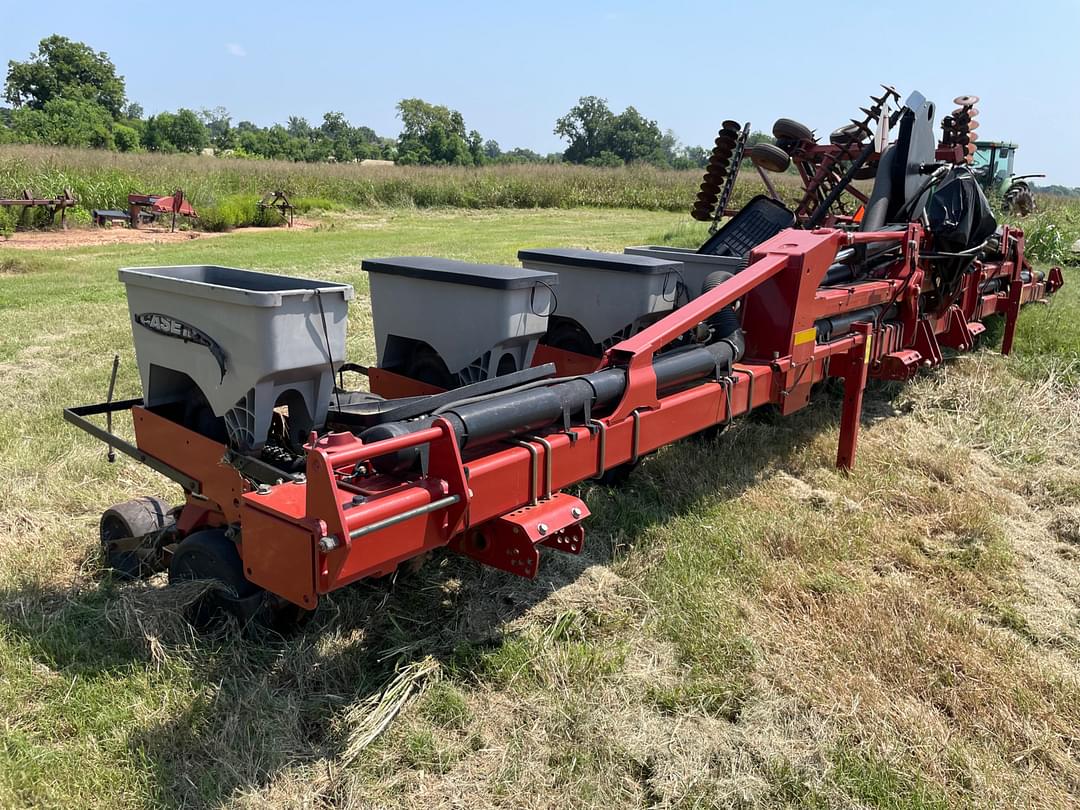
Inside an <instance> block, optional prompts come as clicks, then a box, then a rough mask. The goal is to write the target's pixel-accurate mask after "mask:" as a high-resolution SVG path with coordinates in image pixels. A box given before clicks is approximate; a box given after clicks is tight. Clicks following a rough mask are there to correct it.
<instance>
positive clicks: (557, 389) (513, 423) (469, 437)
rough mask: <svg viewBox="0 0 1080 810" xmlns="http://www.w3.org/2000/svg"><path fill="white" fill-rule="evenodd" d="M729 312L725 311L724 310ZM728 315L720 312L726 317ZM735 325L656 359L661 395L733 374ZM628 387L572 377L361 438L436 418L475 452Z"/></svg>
mask: <svg viewBox="0 0 1080 810" xmlns="http://www.w3.org/2000/svg"><path fill="white" fill-rule="evenodd" d="M725 309H726V308H725ZM723 312H724V310H721V313H718V315H719V314H722V313H723ZM722 322H725V323H728V324H732V325H734V326H735V327H736V328H735V329H733V330H732V331H731V332H730V333H729V334H728V335H727V336H725V337H723V338H721V339H719V340H716V341H715V342H713V343H710V344H708V345H699V346H688V347H685V348H679V349H674V350H672V351H670V352H667V353H665V354H662V355H658V356H656V357H654V358H653V372H654V373H655V374H656V388H657V392H658V393H663V392H665V391H670V390H671V389H674V388H677V387H679V386H682V385H686V384H688V383H692V382H695V381H704V380H707V379H708V378H709V377H714V378H715V377H716V375H717V374H718V373H720V374H724V373H727V372H729V371H730V369H731V364H732V363H734V362H737V361H738V360H740V359H741V358H742V354H743V350H744V343H743V335H742V330H741V329H739V328H737V326H738V321H737V320H736V319H735V317H734V313H730V317H725V318H723V321H722ZM625 388H626V370H625V369H623V368H606V369H601V370H600V371H594V372H593V373H592V374H584V375H582V376H580V377H570V378H566V379H565V380H563V381H560V380H557V379H556V380H551V381H546V380H545V381H543V382H540V383H532V384H527V385H524V386H522V387H520V388H518V389H516V390H511V391H506V392H503V393H498V394H491V395H489V396H485V397H476V398H474V399H472V400H463V401H461V402H459V403H456V404H450V405H447V406H444V407H443V408H441V409H439V410H438V411H436V412H434V413H432V414H430V415H429V416H426V417H424V418H422V419H417V420H413V421H408V422H387V423H386V424H382V425H375V426H374V427H371V428H368V429H367V430H365V431H364V432H363V433H362V434H361V436H360V438H361V439H363V441H364V442H367V443H370V442H375V441H379V440H380V439H389V438H392V437H395V436H404V435H406V434H408V433H413V432H415V431H417V430H423V429H424V428H427V427H430V426H431V424H432V422H433V421H434V419H435V418H436V417H442V418H444V419H446V420H447V421H448V422H449V423H450V424H451V425H452V426H453V429H454V435H455V436H456V438H457V442H458V447H460V448H461V449H462V450H464V449H465V448H466V447H476V446H478V445H482V444H485V443H488V442H493V441H499V440H502V439H509V438H511V437H513V436H516V435H519V434H522V433H530V432H533V431H536V430H540V429H542V428H545V427H548V426H549V425H552V424H555V423H558V422H561V421H562V419H563V416H564V414H566V415H568V416H569V418H570V419H571V421H572V423H574V424H579V425H580V424H582V419H583V417H584V415H585V412H586V408H588V410H589V411H590V412H592V411H598V410H601V409H603V408H604V407H607V406H613V405H615V404H616V403H617V402H618V401H619V399H620V397H622V395H623V391H624V390H625ZM418 458H419V451H418V450H417V449H416V448H410V449H408V450H402V451H400V452H398V453H393V454H390V455H386V456H381V457H379V458H377V459H374V460H373V462H372V463H373V465H374V467H375V469H376V470H377V471H378V472H381V473H395V472H402V471H403V470H407V469H409V468H410V467H412V466H413V465H414V464H416V463H417V460H418Z"/></svg>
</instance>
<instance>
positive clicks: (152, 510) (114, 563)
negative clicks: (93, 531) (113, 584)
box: [100, 497, 174, 580]
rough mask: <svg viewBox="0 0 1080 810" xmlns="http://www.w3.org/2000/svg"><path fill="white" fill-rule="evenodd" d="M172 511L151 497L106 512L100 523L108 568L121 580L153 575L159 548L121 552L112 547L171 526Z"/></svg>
mask: <svg viewBox="0 0 1080 810" xmlns="http://www.w3.org/2000/svg"><path fill="white" fill-rule="evenodd" d="M169 510H170V507H169V505H168V504H167V503H165V501H163V500H160V499H159V498H150V497H145V498H135V499H133V500H130V501H124V502H123V503H118V504H116V505H115V506H111V507H109V508H108V509H106V510H105V512H104V513H103V514H102V515H101V524H100V537H101V551H102V558H103V559H104V562H105V567H106V568H109V569H111V570H112V571H113V573H114V574H115V575H116V577H117V578H119V579H125V580H127V579H137V578H139V577H141V576H146V575H148V574H151V573H153V572H154V571H155V570H156V568H157V566H156V565H155V561H154V558H155V557H156V556H157V549H156V548H152V547H148V548H145V549H144V548H142V547H139V548H134V549H129V550H124V551H118V550H116V549H114V548H112V545H111V544H112V543H113V542H115V541H118V540H126V539H128V538H131V537H143V536H144V535H147V534H150V533H151V532H158V531H161V530H162V529H165V528H167V527H169V526H171V525H172V524H173V522H174V520H173V517H172V515H170V514H169Z"/></svg>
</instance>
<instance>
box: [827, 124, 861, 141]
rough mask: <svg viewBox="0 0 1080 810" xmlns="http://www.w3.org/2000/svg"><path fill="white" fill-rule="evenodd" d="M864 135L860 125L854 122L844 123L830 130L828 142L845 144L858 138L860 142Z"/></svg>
mask: <svg viewBox="0 0 1080 810" xmlns="http://www.w3.org/2000/svg"><path fill="white" fill-rule="evenodd" d="M864 137H865V133H864V132H863V131H862V129H861V128H860V127H857V126H855V125H854V124H844V126H842V127H838V128H837V129H834V130H833V131H832V134H831V135H830V136H829V143H833V144H836V145H837V146H847V145H848V144H849V143H851V142H852V141H855V140H858V142H860V143H861V142H862V140H863V138H864Z"/></svg>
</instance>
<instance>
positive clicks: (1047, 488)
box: [0, 209, 1080, 809]
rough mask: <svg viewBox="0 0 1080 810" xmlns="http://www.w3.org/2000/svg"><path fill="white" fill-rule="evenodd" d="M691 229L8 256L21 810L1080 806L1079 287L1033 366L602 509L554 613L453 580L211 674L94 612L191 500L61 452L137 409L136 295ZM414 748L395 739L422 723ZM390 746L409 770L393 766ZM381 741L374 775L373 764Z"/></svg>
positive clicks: (247, 238) (353, 600)
mask: <svg viewBox="0 0 1080 810" xmlns="http://www.w3.org/2000/svg"><path fill="white" fill-rule="evenodd" d="M684 219H685V217H683V216H680V215H675V214H670V213H662V212H660V213H658V212H646V211H626V210H606V211H599V210H590V209H577V210H565V211H551V210H544V211H472V212H467V211H450V210H438V211H435V212H428V213H426V214H425V213H420V212H417V211H415V210H405V211H394V210H390V209H386V210H378V211H375V212H369V213H364V214H348V215H345V214H340V215H336V216H334V217H328V218H327V219H325V220H324V221H323V224H322V225H320V227H318V228H316V229H314V230H308V231H293V232H289V231H284V230H279V231H254V232H252V231H245V232H239V233H235V234H231V235H227V236H223V237H220V238H217V239H207V240H198V241H195V242H191V243H188V244H174V245H162V246H153V245H146V246H131V245H125V246H110V247H100V248H83V249H78V250H64V251H55V252H48V253H27V252H25V251H20V252H15V251H12V250H8V251H5V249H4V248H3V247H0V375H2V376H0V379H2V380H3V386H2V388H0V401H2V407H0V476H2V479H3V481H4V482H5V485H4V487H3V489H2V490H0V718H2V719H0V723H2V725H0V807H5V808H6V807H12V808H16V807H43V808H81V807H93V808H110V809H111V808H121V807H123V808H127V807H177V806H181V807H217V806H224V807H235V808H264V807H274V808H277V807H297V808H324V807H325V808H330V807H335V808H340V807H355V808H361V807H396V806H402V807H410V808H411V807H416V808H420V807H425V808H429V807H442V806H455V807H505V808H519V807H528V808H531V807H536V808H539V807H565V808H579V807H605V808H612V807H680V808H681V807H730V806H739V807H759V806H760V807H765V806H768V807H772V806H798V807H815V808H817V807H852V806H861V807H888V808H923V807H951V806H970V807H990V806H1028V807H1034V806H1044V807H1064V806H1069V805H1071V804H1073V803H1074V801H1075V796H1076V795H1077V794H1078V793H1080V739H1078V735H1080V731H1078V729H1080V625H1078V621H1077V620H1078V618H1080V616H1078V612H1080V607H1078V606H1080V588H1078V585H1077V583H1078V581H1080V579H1078V574H1080V470H1078V469H1077V465H1076V459H1077V454H1078V452H1080V390H1078V387H1080V283H1078V282H1080V278H1077V277H1076V274H1075V272H1073V271H1069V272H1068V273H1067V275H1066V278H1067V286H1066V287H1065V289H1064V290H1062V292H1061V293H1060V294H1059V295H1058V296H1057V298H1056V299H1055V300H1054V302H1053V304H1052V305H1051V306H1035V307H1031V308H1029V309H1028V310H1026V311H1025V313H1024V315H1023V319H1022V322H1021V326H1020V334H1019V336H1018V350H1017V352H1016V354H1015V355H1014V356H1013V357H1012V358H1008V359H1003V358H1001V357H999V356H998V355H996V354H995V353H994V351H993V350H992V349H988V350H983V351H980V352H978V353H976V354H974V355H971V356H964V357H960V358H957V359H954V360H952V361H950V362H949V363H948V364H947V365H946V366H944V367H943V368H941V369H939V370H937V371H936V372H934V373H932V374H927V375H925V376H923V377H920V378H919V379H918V380H917V381H916V382H915V383H914V384H912V385H910V386H908V387H906V388H896V387H891V386H875V387H874V388H873V390H872V391H871V392H870V393H869V394H868V400H867V404H866V413H865V424H864V432H863V433H862V439H861V445H860V458H859V463H858V467H857V469H856V471H855V472H854V473H853V474H852V475H850V476H843V475H841V474H839V473H838V472H836V471H835V470H834V469H833V466H832V462H833V458H834V454H835V446H836V440H837V421H838V415H839V403H838V401H837V399H836V398H835V396H834V395H833V394H831V393H829V392H828V391H826V392H822V394H821V395H820V396H819V397H818V398H817V399H816V401H815V402H814V403H813V404H812V405H811V406H810V407H808V408H806V409H805V410H804V411H802V412H800V413H798V414H797V415H794V416H793V417H790V418H787V419H782V420H770V419H768V418H749V419H745V420H742V421H740V422H739V423H737V424H736V425H734V426H733V427H732V428H731V429H729V430H728V431H727V432H726V433H725V434H724V435H722V436H721V437H720V438H719V439H717V440H716V441H714V442H712V443H710V444H693V443H683V444H680V445H676V446H672V447H669V448H666V449H665V450H664V451H662V452H660V453H658V454H657V455H656V456H653V457H650V458H649V459H647V460H646V461H645V463H644V464H643V465H642V467H641V469H640V470H638V471H637V472H636V473H635V475H634V476H633V477H632V478H631V480H630V482H629V484H627V485H626V486H625V487H624V488H622V489H618V490H607V489H602V488H599V487H596V486H593V485H583V486H581V487H579V488H578V490H577V491H578V493H579V494H581V495H582V497H584V498H585V499H586V500H587V502H588V503H589V505H590V508H591V509H592V511H593V517H592V518H591V519H590V520H589V521H588V523H587V542H586V551H585V553H584V554H583V555H582V556H581V557H561V556H557V555H555V554H547V555H545V557H544V560H543V563H542V567H541V573H540V575H539V576H538V577H537V579H536V580H535V581H532V582H527V581H523V580H518V579H514V578H512V577H509V576H507V575H504V574H501V573H498V572H495V571H491V570H481V569H479V568H477V567H476V566H475V565H474V564H472V563H471V562H468V561H464V560H462V559H459V558H455V557H453V556H449V555H447V556H441V557H438V558H436V560H434V561H432V562H431V563H429V564H428V565H427V566H426V567H425V568H423V569H421V570H420V571H419V572H417V573H414V574H409V575H404V574H403V575H401V576H400V577H399V578H398V579H397V581H396V582H393V583H380V584H374V585H361V586H357V587H354V588H351V589H348V590H347V591H343V592H340V593H336V594H333V595H332V596H330V597H329V598H328V599H326V601H325V603H324V606H323V607H322V608H321V609H320V611H319V612H318V614H317V615H316V616H315V618H314V620H313V621H312V622H311V623H310V624H309V625H308V626H307V627H306V628H305V629H304V631H303V632H301V633H300V634H299V635H297V636H294V637H291V638H288V639H278V638H264V639H260V640H251V639H245V638H239V637H236V636H229V637H225V638H218V639H214V638H199V637H193V636H192V635H191V634H190V632H189V631H188V630H187V628H186V627H185V626H184V625H183V623H182V622H178V621H176V620H175V618H174V615H173V614H172V612H171V610H170V608H171V606H172V605H173V604H174V603H175V599H176V597H177V595H176V594H175V593H174V592H173V591H171V590H167V589H163V588H161V587H160V585H161V583H160V582H157V581H155V582H153V583H150V584H148V585H145V586H144V585H127V584H117V583H114V582H112V581H110V580H109V579H107V578H105V577H103V576H102V574H101V572H100V562H99V559H98V556H97V549H96V545H97V540H96V523H97V519H98V515H99V514H100V511H101V510H102V509H103V508H104V507H105V506H107V505H109V504H111V503H113V502H117V501H120V500H124V499H126V498H129V497H131V496H133V495H135V494H142V493H147V494H158V495H161V496H163V497H167V498H170V499H176V498H177V496H178V491H177V490H176V489H175V488H174V487H172V485H170V484H168V482H166V481H164V480H163V479H161V478H159V477H157V476H155V475H154V474H152V473H150V472H148V471H147V470H145V469H143V468H141V467H138V466H136V465H135V464H133V463H128V462H126V461H121V462H120V463H118V464H116V465H107V464H106V463H105V461H104V453H103V450H102V448H101V446H100V445H97V444H96V443H94V442H93V441H92V440H90V439H89V438H88V437H86V436H84V435H82V434H80V433H78V432H76V431H75V430H73V429H71V428H68V427H67V426H66V425H65V424H64V423H63V422H62V420H61V418H60V410H61V408H62V407H63V406H65V405H69V404H73V403H83V402H89V401H97V400H99V399H101V398H102V397H103V396H104V392H105V385H106V381H107V376H108V369H109V365H110V362H111V357H112V353H113V352H114V351H119V352H121V354H122V357H123V365H122V372H121V387H120V390H119V391H118V396H128V395H136V394H137V388H138V383H137V379H136V378H137V374H136V371H135V368H134V358H133V355H132V351H131V348H130V339H131V336H130V330H129V327H128V319H127V314H126V305H125V303H124V297H123V289H122V285H120V284H119V283H118V282H117V280H116V269H117V267H119V266H124V265H140V264H179V263H218V264H226V265H234V266H240V267H251V268H260V269H269V270H280V271H288V272H298V273H303V274H309V275H313V276H317V277H323V278H331V279H343V280H348V281H350V282H351V283H353V284H354V285H355V286H356V288H357V293H358V295H357V299H356V300H355V301H354V305H353V307H352V314H351V322H350V329H351V333H350V339H349V351H350V359H353V360H356V361H359V362H371V361H373V360H374V357H373V346H372V336H371V331H370V320H369V314H368V312H367V297H366V283H365V279H364V276H363V274H362V273H361V272H359V270H358V265H359V261H360V259H361V258H362V257H365V256H376V255H392V254H438V255H446V256H452V257H456V258H467V259H473V260H479V261H495V262H513V261H514V256H515V253H516V251H517V249H519V248H521V247H526V246H540V245H579V246H587V247H594V248H600V249H621V248H622V247H623V246H624V245H627V244H637V243H644V242H654V241H658V240H660V239H662V238H665V236H666V237H667V238H669V239H670V238H678V239H690V238H692V234H693V233H696V232H690V231H688V230H687V229H686V228H685V227H683V226H682V223H683V221H684ZM399 706H400V708H401V711H400V713H399V714H398V715H397V716H396V717H395V718H394V719H393V720H392V721H391V722H389V723H388V724H387V725H385V727H383V721H384V720H386V719H387V718H389V717H390V715H391V713H392V710H393V709H395V708H397V707H399ZM377 731H381V732H382V733H380V734H377V735H376V734H375V732H377ZM373 738H374V739H373Z"/></svg>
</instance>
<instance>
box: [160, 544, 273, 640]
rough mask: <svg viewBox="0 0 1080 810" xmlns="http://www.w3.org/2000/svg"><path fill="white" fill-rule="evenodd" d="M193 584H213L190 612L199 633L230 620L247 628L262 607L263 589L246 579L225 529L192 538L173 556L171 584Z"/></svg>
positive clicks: (234, 546) (241, 564) (192, 621)
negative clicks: (196, 581) (203, 581)
mask: <svg viewBox="0 0 1080 810" xmlns="http://www.w3.org/2000/svg"><path fill="white" fill-rule="evenodd" d="M193 580H206V581H207V582H208V583H212V587H209V588H208V589H207V590H206V592H205V593H203V594H201V595H200V596H199V598H198V599H197V600H196V601H195V602H194V603H193V604H192V605H191V606H190V607H189V608H188V612H187V618H188V620H189V621H190V622H191V623H192V625H194V626H195V627H196V628H197V629H199V630H208V629H213V628H216V627H218V626H220V625H221V623H222V622H223V621H224V620H225V619H226V618H227V617H228V616H233V617H234V618H236V619H237V621H238V622H239V623H240V624H241V625H242V626H243V625H246V624H248V622H250V620H251V619H252V618H253V616H254V613H255V611H256V610H257V609H258V608H259V607H261V604H259V603H261V602H262V601H263V600H262V599H261V598H259V597H260V596H261V593H262V589H261V588H259V586H258V585H255V584H254V583H252V582H249V581H248V580H247V578H246V577H245V576H244V565H243V562H242V561H241V560H240V554H239V553H238V552H237V550H236V543H234V542H233V541H232V540H230V539H229V538H228V537H226V536H225V532H224V530H222V529H205V530H203V531H200V532H195V533H194V534H189V535H188V536H187V537H185V538H184V539H183V540H182V541H181V542H180V544H179V545H178V546H177V547H176V550H175V551H174V552H173V557H172V562H171V563H170V564H169V584H174V583H177V582H190V581H193Z"/></svg>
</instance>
